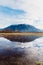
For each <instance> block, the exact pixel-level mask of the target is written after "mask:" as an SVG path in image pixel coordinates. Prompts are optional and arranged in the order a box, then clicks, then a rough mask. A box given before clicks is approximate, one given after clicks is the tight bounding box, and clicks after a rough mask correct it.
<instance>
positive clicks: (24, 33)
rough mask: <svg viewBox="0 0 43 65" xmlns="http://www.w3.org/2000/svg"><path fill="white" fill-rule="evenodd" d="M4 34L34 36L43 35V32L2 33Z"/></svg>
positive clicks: (1, 34)
mask: <svg viewBox="0 0 43 65" xmlns="http://www.w3.org/2000/svg"><path fill="white" fill-rule="evenodd" d="M4 35H32V36H43V33H40V32H39V33H38V32H23V33H0V36H4Z"/></svg>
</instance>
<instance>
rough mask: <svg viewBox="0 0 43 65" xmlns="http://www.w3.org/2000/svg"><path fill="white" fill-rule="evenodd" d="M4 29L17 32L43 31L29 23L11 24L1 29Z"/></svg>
mask: <svg viewBox="0 0 43 65" xmlns="http://www.w3.org/2000/svg"><path fill="white" fill-rule="evenodd" d="M4 30H9V31H17V32H43V31H42V30H40V29H37V28H35V27H34V26H32V25H28V24H17V25H10V26H8V27H6V28H3V29H2V30H1V31H4Z"/></svg>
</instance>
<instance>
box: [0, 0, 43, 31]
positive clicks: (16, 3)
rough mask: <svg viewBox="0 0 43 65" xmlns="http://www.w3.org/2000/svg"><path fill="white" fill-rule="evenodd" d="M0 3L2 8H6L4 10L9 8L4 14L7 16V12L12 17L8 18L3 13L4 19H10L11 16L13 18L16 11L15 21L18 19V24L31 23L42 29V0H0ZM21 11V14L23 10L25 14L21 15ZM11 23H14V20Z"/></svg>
mask: <svg viewBox="0 0 43 65" xmlns="http://www.w3.org/2000/svg"><path fill="white" fill-rule="evenodd" d="M0 5H1V6H3V8H4V9H5V8H6V10H8V8H9V10H8V11H9V12H7V11H6V12H7V13H6V14H7V16H8V14H9V15H11V16H12V17H11V18H9V17H7V16H6V17H5V15H4V17H5V18H6V21H7V19H11V20H12V18H14V19H15V16H16V15H15V16H14V14H15V13H16V14H17V15H18V16H16V18H18V19H16V21H17V20H18V21H19V22H18V24H19V23H25V24H31V25H33V26H35V27H37V28H39V29H42V30H43V26H42V23H43V7H42V6H43V0H4V1H3V0H0ZM3 8H2V9H3ZM10 9H11V11H10ZM15 9H16V10H15ZM14 10H15V11H16V12H15V11H14ZM18 10H19V11H18ZM4 11H5V10H4ZM12 11H13V12H12ZM17 11H18V13H17ZM21 11H22V14H23V12H26V14H25V15H24V14H23V16H21ZM14 12H15V13H14ZM19 15H20V16H19ZM1 16H3V15H0V17H1ZM5 18H4V19H5ZM19 18H20V19H19ZM14 19H13V20H14ZM36 20H37V21H36ZM14 21H15V20H14ZM38 22H39V23H38ZM2 23H3V22H2ZM13 23H15V22H13ZM41 26H42V27H41Z"/></svg>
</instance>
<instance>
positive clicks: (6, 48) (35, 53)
mask: <svg viewBox="0 0 43 65" xmlns="http://www.w3.org/2000/svg"><path fill="white" fill-rule="evenodd" d="M4 54H5V56H3V55H4ZM0 55H2V56H1V57H0V60H1V59H2V61H3V63H4V60H5V58H6V61H7V62H8V61H9V65H11V62H12V64H13V61H14V63H15V62H21V64H20V63H19V65H24V64H25V65H35V62H36V61H39V62H40V63H41V64H42V65H43V37H40V38H38V39H35V40H34V41H31V42H25V43H22V42H12V41H9V40H7V39H6V38H4V37H0ZM3 57H4V58H3ZM11 58H13V61H11V60H12V59H11ZM14 58H15V59H16V60H15V59H14ZM7 59H8V60H7ZM17 59H18V60H17ZM23 59H24V60H23ZM22 60H23V61H22ZM0 62H1V61H0ZM4 65H5V64H4ZM16 65H18V64H16Z"/></svg>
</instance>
